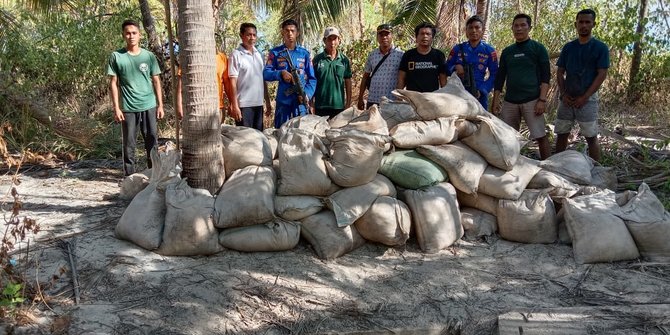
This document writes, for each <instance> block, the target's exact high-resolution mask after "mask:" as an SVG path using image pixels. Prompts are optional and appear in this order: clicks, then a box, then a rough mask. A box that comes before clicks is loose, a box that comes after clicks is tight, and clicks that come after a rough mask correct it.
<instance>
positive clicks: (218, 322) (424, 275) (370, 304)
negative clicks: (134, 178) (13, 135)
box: [0, 167, 670, 334]
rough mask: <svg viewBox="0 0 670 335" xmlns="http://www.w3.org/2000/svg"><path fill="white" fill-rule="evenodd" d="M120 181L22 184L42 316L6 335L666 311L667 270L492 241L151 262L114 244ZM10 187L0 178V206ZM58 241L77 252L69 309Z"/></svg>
mask: <svg viewBox="0 0 670 335" xmlns="http://www.w3.org/2000/svg"><path fill="white" fill-rule="evenodd" d="M120 177H121V176H120V174H119V173H118V171H117V170H109V169H103V168H95V167H88V168H79V169H76V170H71V169H62V168H61V169H51V170H41V171H33V172H30V171H29V172H26V173H24V174H23V175H21V176H20V180H21V184H20V185H18V186H17V190H18V192H19V194H20V195H21V196H22V200H23V204H24V208H23V211H22V215H25V216H29V217H32V218H34V219H37V220H38V223H39V224H40V225H41V227H42V232H40V233H39V234H38V235H37V237H36V238H35V240H34V241H32V242H31V243H30V251H29V253H28V257H27V258H26V257H25V250H24V252H22V253H21V254H17V255H16V257H17V259H18V260H19V262H20V264H19V266H21V265H23V266H27V267H28V268H30V269H32V270H30V271H29V274H30V276H31V277H32V278H35V277H37V278H39V281H40V285H41V288H42V290H43V293H44V295H45V296H46V301H47V304H48V307H47V304H44V303H36V304H35V305H34V307H33V309H32V311H33V313H34V314H35V315H36V316H38V317H37V319H36V320H35V321H34V322H35V323H34V324H32V325H28V326H22V327H18V328H16V329H15V330H14V333H17V334H20V333H25V334H36V333H37V334H39V333H44V334H48V333H58V332H59V331H61V333H69V334H313V333H347V334H353V333H365V334H384V333H389V334H392V333H394V331H395V332H396V333H400V331H401V330H405V331H406V332H405V333H406V334H409V333H413V334H429V333H434V334H440V333H444V334H490V333H497V330H498V328H497V327H498V324H497V317H498V315H500V314H502V313H505V312H509V311H513V310H515V309H518V308H527V309H541V308H552V307H571V306H593V305H598V306H600V305H630V304H668V303H670V283H669V281H670V274H669V271H670V265H668V264H645V263H640V262H637V261H635V262H619V263H615V264H596V265H578V264H575V262H574V260H573V257H572V249H571V247H570V246H564V245H524V244H518V243H511V242H507V241H504V240H501V239H498V238H495V237H494V238H492V239H489V240H488V241H477V242H460V243H459V244H458V245H457V246H456V247H453V248H450V249H449V250H444V251H442V252H440V253H438V254H434V255H425V254H422V253H421V252H420V251H419V249H418V246H417V245H416V243H415V241H412V240H410V242H409V244H408V245H407V246H406V247H404V248H399V249H393V248H387V247H383V246H379V245H373V244H370V243H368V244H367V245H365V246H364V247H362V248H360V249H358V250H356V251H354V252H352V253H350V254H348V255H346V256H344V257H341V258H339V259H337V260H335V261H331V262H323V261H321V260H319V259H317V258H316V256H315V255H314V253H313V252H312V250H311V249H310V246H309V245H308V244H306V243H305V242H301V243H300V244H299V245H298V247H297V248H295V249H294V250H291V251H288V252H279V253H252V254H246V253H240V252H236V251H228V250H227V251H224V252H221V253H219V254H217V255H214V256H210V257H163V256H160V255H157V254H155V253H152V252H149V251H146V250H143V249H141V248H139V247H137V246H135V245H133V244H131V243H128V242H125V241H120V240H117V239H116V238H115V237H114V227H115V225H116V222H117V221H118V219H119V217H120V216H121V214H122V213H123V210H124V208H125V206H126V205H127V203H126V202H124V201H122V200H119V199H118V197H117V195H118V191H119V188H118V186H117V182H118V180H119V179H120ZM9 186H10V180H9V178H8V177H7V176H5V177H3V179H2V180H0V194H2V198H0V200H1V202H2V203H3V208H4V209H5V210H6V208H7V202H8V199H7V198H6V197H5V194H7V193H8V188H9ZM58 241H67V242H69V243H70V245H71V248H72V250H73V252H74V254H75V256H76V268H77V279H78V281H79V285H80V296H81V297H80V298H81V299H80V303H79V304H78V305H77V304H75V302H74V297H73V290H72V284H71V283H72V272H71V271H70V265H69V261H68V258H67V256H66V254H65V253H64V252H63V249H64V247H63V244H62V242H60V243H59V242H58ZM23 247H24V248H25V245H24V246H23ZM35 270H37V271H35ZM33 281H34V280H33ZM663 322H666V323H663ZM601 324H602V326H601V327H602V328H603V329H593V333H596V334H600V333H608V334H664V332H665V331H670V326H668V325H667V324H668V320H657V319H653V318H651V319H650V318H645V317H644V316H639V317H637V318H635V317H631V316H630V315H627V316H626V317H620V316H617V315H611V318H607V320H605V319H604V320H603V322H602V323H601ZM663 324H665V329H663V328H662V327H663V326H662V325H663ZM610 327H615V328H611V329H610ZM9 329H10V327H7V330H9ZM429 329H432V332H431V331H429ZM366 331H368V332H366ZM441 331H442V332H441ZM665 334H667V332H666V333H665Z"/></svg>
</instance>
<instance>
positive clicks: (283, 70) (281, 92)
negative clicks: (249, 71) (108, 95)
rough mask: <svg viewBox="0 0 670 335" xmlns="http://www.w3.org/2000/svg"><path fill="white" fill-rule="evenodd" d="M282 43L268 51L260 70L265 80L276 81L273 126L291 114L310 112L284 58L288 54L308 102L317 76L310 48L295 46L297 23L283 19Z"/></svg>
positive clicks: (279, 125)
mask: <svg viewBox="0 0 670 335" xmlns="http://www.w3.org/2000/svg"><path fill="white" fill-rule="evenodd" d="M281 31H282V33H281V34H282V40H283V42H284V43H283V44H281V45H279V46H277V47H275V48H274V49H272V50H270V52H269V53H268V60H267V62H266V63H265V69H263V79H264V80H265V81H279V87H277V98H276V102H277V106H275V128H279V127H281V125H282V124H284V122H286V121H288V120H289V119H290V118H292V117H296V116H299V115H305V114H307V113H308V112H309V111H308V110H307V108H305V106H304V102H303V98H302V97H298V94H297V93H296V90H295V85H294V83H293V77H292V76H291V69H290V67H289V63H288V61H287V58H286V57H291V61H292V62H293V66H295V67H296V68H297V69H298V76H299V77H300V82H301V83H302V87H303V89H304V90H305V94H306V95H307V101H309V100H310V99H311V98H312V96H313V95H314V89H315V88H316V77H314V68H312V60H311V59H310V55H309V51H307V49H305V48H303V47H301V46H299V45H298V42H297V39H298V35H299V34H300V31H298V23H297V22H295V20H291V19H289V20H286V21H284V22H282V24H281Z"/></svg>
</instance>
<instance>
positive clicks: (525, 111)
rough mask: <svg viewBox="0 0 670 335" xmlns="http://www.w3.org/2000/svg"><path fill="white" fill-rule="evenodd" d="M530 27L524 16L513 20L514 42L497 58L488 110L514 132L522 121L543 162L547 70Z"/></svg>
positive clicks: (545, 58)
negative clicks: (503, 93)
mask: <svg viewBox="0 0 670 335" xmlns="http://www.w3.org/2000/svg"><path fill="white" fill-rule="evenodd" d="M531 28H532V26H531V19H530V16H528V15H527V14H517V15H516V16H515V17H514V20H513V21H512V32H513V34H514V40H515V43H514V44H512V45H510V46H508V47H507V48H505V49H504V50H503V52H502V54H501V55H500V63H499V67H498V74H497V75H496V78H495V82H494V89H495V91H494V92H493V103H492V106H491V108H492V112H493V114H495V115H500V118H501V119H502V120H503V121H505V123H507V124H508V125H510V126H511V127H513V128H514V129H516V130H519V127H520V126H521V118H523V119H524V120H525V121H526V125H527V126H528V129H529V130H530V137H531V139H533V140H535V141H536V142H537V145H538V148H539V150H540V159H546V158H547V157H549V155H550V154H551V146H550V145H549V139H548V138H547V131H546V129H545V121H544V112H545V110H546V108H547V107H546V105H547V92H548V91H549V79H550V78H551V70H550V67H549V53H548V52H547V49H546V48H545V47H544V45H542V44H540V43H539V42H537V41H534V40H532V39H530V36H529V33H530V30H531ZM505 82H507V84H506V91H505V100H504V101H503V104H502V110H501V108H500V103H499V102H500V100H499V99H500V92H501V91H502V89H503V85H505Z"/></svg>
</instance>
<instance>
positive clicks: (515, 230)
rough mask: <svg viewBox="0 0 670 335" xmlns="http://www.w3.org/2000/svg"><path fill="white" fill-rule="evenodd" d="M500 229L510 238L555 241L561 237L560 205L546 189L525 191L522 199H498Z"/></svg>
mask: <svg viewBox="0 0 670 335" xmlns="http://www.w3.org/2000/svg"><path fill="white" fill-rule="evenodd" d="M498 233H499V234H500V236H501V237H502V238H504V239H506V240H508V241H514V242H521V243H554V241H556V238H557V237H558V225H557V222H556V209H555V208H554V203H553V202H552V200H551V198H550V197H549V195H548V194H547V193H545V192H543V191H536V190H527V191H524V192H523V194H522V195H521V197H520V198H519V200H502V199H501V200H500V201H499V202H498Z"/></svg>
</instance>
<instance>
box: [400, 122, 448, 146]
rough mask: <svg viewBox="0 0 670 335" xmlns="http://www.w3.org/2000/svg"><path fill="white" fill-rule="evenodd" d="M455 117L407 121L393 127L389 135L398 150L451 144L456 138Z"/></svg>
mask: <svg viewBox="0 0 670 335" xmlns="http://www.w3.org/2000/svg"><path fill="white" fill-rule="evenodd" d="M456 120H457V117H455V116H452V117H441V118H437V119H435V120H432V121H409V122H404V123H401V124H398V125H397V126H395V127H393V129H391V131H390V132H389V135H391V137H393V144H394V145H395V146H396V147H398V148H409V149H414V148H416V147H418V146H420V145H424V144H425V145H440V144H446V143H451V142H453V141H455V140H456V139H457V138H458V134H457V129H456Z"/></svg>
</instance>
